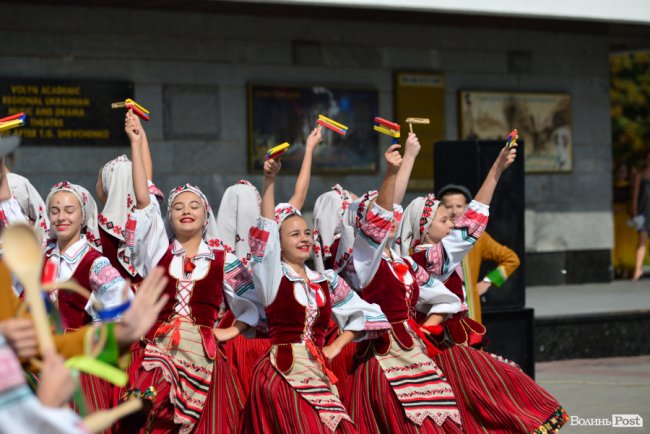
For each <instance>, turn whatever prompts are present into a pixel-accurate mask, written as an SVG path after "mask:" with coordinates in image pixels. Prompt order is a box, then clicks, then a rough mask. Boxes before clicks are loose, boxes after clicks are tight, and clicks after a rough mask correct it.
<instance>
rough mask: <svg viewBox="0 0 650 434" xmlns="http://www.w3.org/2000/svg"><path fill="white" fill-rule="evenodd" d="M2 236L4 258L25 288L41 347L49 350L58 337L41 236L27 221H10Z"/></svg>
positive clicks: (43, 352) (42, 350)
mask: <svg viewBox="0 0 650 434" xmlns="http://www.w3.org/2000/svg"><path fill="white" fill-rule="evenodd" d="M2 236H3V243H2V244H3V246H2V247H3V249H4V254H3V256H2V258H3V260H4V261H5V264H7V266H8V267H9V269H10V270H11V271H13V272H14V274H15V275H16V276H17V277H18V279H19V280H20V281H21V282H22V284H23V287H24V288H25V300H26V301H27V303H28V304H29V307H30V310H31V314H32V321H34V327H35V328H36V334H37V336H38V344H39V348H40V350H41V354H45V352H46V351H47V350H49V349H50V348H54V340H53V339H52V330H51V328H50V322H49V319H48V316H47V311H46V310H45V303H44V302H43V292H42V291H41V272H42V270H43V252H42V250H41V246H40V243H39V241H38V237H37V235H36V232H34V229H33V228H32V227H31V226H29V225H27V224H24V223H17V224H13V225H10V226H9V227H8V228H7V229H5V231H4V233H3V235H2Z"/></svg>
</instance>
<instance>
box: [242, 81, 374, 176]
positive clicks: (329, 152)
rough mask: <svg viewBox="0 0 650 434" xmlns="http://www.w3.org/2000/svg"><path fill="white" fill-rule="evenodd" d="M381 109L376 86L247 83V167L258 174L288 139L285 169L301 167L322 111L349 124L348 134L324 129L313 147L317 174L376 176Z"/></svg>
mask: <svg viewBox="0 0 650 434" xmlns="http://www.w3.org/2000/svg"><path fill="white" fill-rule="evenodd" d="M378 110H379V95H378V92H377V90H376V89H369V88H357V87H345V86H321V85H288V84H267V83H249V85H248V170H249V172H252V173H255V172H257V173H260V172H261V171H262V168H263V164H264V157H265V155H266V151H267V150H268V149H270V148H272V147H273V146H276V145H279V144H281V143H284V142H289V144H291V147H290V148H289V150H288V151H287V152H286V153H285V154H283V155H282V173H284V174H295V173H298V171H299V170H300V166H301V164H302V159H303V156H304V153H305V152H304V151H305V142H306V139H307V137H308V136H309V133H310V132H311V131H312V130H313V129H314V128H315V127H316V126H317V124H316V120H317V119H318V115H323V116H326V117H328V118H330V119H333V120H335V121H336V122H338V123H341V124H343V125H345V126H347V127H348V132H347V134H346V135H345V137H343V136H341V135H339V134H337V133H334V132H333V131H331V130H329V129H326V128H323V129H322V135H323V142H322V143H321V144H320V145H318V146H317V147H316V149H315V151H314V158H313V164H312V173H313V174H325V175H326V174H351V175H361V174H375V173H377V171H378V168H379V154H380V153H379V138H378V134H377V133H375V132H374V130H373V119H374V117H375V116H377V114H378Z"/></svg>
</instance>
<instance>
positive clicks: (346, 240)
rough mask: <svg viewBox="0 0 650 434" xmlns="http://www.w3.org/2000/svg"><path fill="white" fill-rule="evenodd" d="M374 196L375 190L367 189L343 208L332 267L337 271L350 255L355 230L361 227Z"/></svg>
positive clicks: (341, 268)
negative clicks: (337, 245)
mask: <svg viewBox="0 0 650 434" xmlns="http://www.w3.org/2000/svg"><path fill="white" fill-rule="evenodd" d="M376 198H377V191H376V190H372V191H368V192H366V193H365V194H364V195H363V196H360V197H358V198H357V199H355V200H354V201H352V202H351V203H350V206H348V208H347V209H346V210H345V212H344V214H343V219H342V222H343V224H342V225H341V241H340V242H339V248H338V249H337V251H336V257H335V258H334V265H333V269H334V271H336V272H337V273H340V272H341V271H343V269H344V268H345V265H346V264H347V263H348V261H349V260H350V258H351V257H352V246H353V245H354V238H355V236H356V233H357V230H358V229H359V228H360V227H361V224H362V221H363V219H364V218H365V215H366V211H368V207H369V206H370V204H371V202H372V201H373V200H375V199H376Z"/></svg>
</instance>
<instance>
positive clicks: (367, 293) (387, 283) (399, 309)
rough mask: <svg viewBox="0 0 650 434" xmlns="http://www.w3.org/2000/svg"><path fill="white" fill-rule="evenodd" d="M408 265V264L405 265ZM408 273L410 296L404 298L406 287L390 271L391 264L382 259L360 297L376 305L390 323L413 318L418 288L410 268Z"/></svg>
mask: <svg viewBox="0 0 650 434" xmlns="http://www.w3.org/2000/svg"><path fill="white" fill-rule="evenodd" d="M406 265H408V263H407V264H406ZM408 272H409V273H410V274H411V277H412V278H413V283H412V284H411V285H410V289H411V296H410V298H409V299H407V297H406V295H407V294H406V293H407V291H406V290H407V288H408V287H407V286H406V285H405V284H403V283H402V282H401V281H400V280H399V279H398V278H397V276H396V275H395V273H393V271H392V270H391V264H390V263H389V262H388V261H387V260H386V259H384V258H382V260H381V263H380V264H379V268H378V269H377V272H376V273H375V277H373V278H372V281H371V282H370V284H369V285H368V286H367V287H366V288H364V289H363V291H362V293H361V295H362V297H363V299H364V300H366V301H367V302H368V303H377V304H378V305H379V307H381V310H382V311H383V312H384V314H385V315H386V317H387V318H388V321H390V322H391V323H395V322H402V321H406V320H408V319H409V318H411V317H412V316H413V313H414V310H415V303H416V302H417V301H418V297H419V296H420V286H419V285H418V284H417V280H416V277H415V273H413V270H412V269H411V267H409V268H408Z"/></svg>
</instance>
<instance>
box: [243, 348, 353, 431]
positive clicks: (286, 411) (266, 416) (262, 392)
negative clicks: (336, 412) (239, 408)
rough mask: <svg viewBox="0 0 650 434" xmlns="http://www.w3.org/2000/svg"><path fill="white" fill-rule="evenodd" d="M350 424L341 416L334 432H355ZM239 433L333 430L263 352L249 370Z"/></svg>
mask: <svg viewBox="0 0 650 434" xmlns="http://www.w3.org/2000/svg"><path fill="white" fill-rule="evenodd" d="M356 432H357V430H356V428H355V427H354V425H353V424H351V423H350V422H349V421H347V420H342V421H341V422H340V423H339V425H338V428H337V429H336V431H335V432H334V433H335V434H348V433H356ZM239 433H241V434H286V433H310V434H333V433H332V431H331V430H330V429H329V428H328V427H327V426H325V425H324V424H323V422H322V421H321V419H320V417H319V415H318V412H317V411H316V410H315V409H314V408H313V407H312V406H311V405H310V404H309V403H308V402H307V400H305V399H304V398H302V397H301V396H300V394H299V393H298V392H297V391H296V390H294V389H293V388H292V387H291V386H290V385H289V383H288V382H287V380H285V379H284V377H282V375H281V374H280V373H279V372H278V371H277V370H276V368H275V367H274V366H273V365H272V364H271V360H270V356H269V355H266V356H264V357H263V358H262V359H261V360H260V361H259V362H258V364H257V366H256V368H255V373H254V374H253V382H252V387H251V393H250V396H249V399H248V401H247V402H246V407H245V408H244V412H243V413H242V418H241V424H240V428H239Z"/></svg>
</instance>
